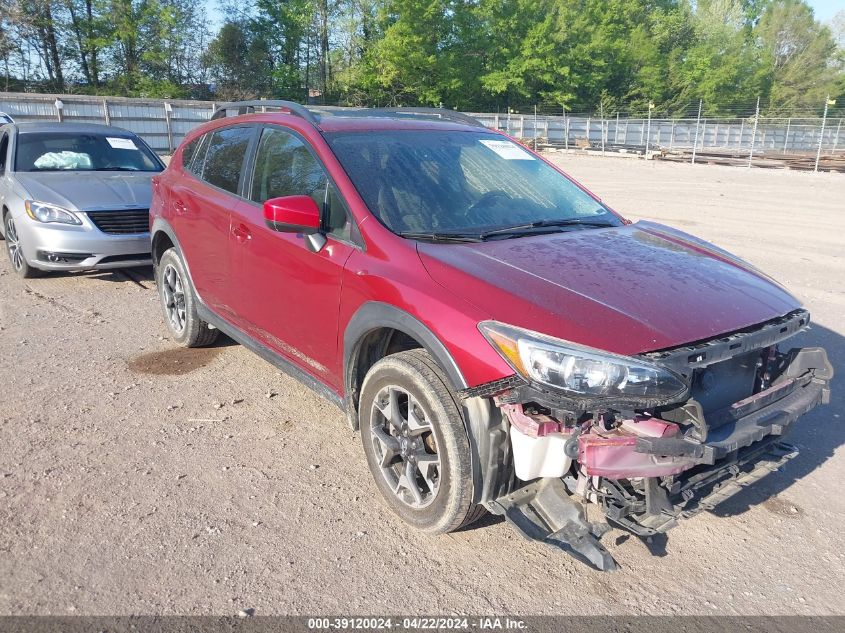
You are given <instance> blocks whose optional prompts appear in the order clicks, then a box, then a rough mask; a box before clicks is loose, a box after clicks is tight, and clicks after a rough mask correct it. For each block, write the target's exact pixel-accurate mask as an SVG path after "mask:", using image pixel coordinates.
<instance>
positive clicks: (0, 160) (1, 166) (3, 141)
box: [0, 134, 9, 174]
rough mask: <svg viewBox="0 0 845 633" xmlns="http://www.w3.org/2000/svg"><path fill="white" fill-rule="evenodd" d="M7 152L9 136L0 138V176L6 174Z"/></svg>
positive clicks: (4, 135) (5, 135)
mask: <svg viewBox="0 0 845 633" xmlns="http://www.w3.org/2000/svg"><path fill="white" fill-rule="evenodd" d="M8 150H9V135H8V134H3V137H2V138H0V174H3V173H6V154H7V153H8Z"/></svg>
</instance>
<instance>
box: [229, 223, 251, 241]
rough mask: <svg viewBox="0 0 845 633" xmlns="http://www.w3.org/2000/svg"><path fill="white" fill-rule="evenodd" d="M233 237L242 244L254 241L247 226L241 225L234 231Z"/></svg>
mask: <svg viewBox="0 0 845 633" xmlns="http://www.w3.org/2000/svg"><path fill="white" fill-rule="evenodd" d="M232 235H234V236H235V239H236V240H238V242H240V243H241V244H243V243H244V242H246V241H248V240H251V239H252V233H250V232H249V229H248V228H247V227H246V225H245V224H239V225H238V226H236V227H234V228H233V229H232Z"/></svg>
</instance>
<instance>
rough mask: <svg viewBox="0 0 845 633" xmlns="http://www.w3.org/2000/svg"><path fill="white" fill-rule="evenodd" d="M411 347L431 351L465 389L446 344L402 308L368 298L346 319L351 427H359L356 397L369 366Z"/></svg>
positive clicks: (345, 368)
mask: <svg viewBox="0 0 845 633" xmlns="http://www.w3.org/2000/svg"><path fill="white" fill-rule="evenodd" d="M414 347H421V348H423V349H425V350H426V351H428V353H429V354H431V356H432V358H434V360H435V361H437V363H438V364H439V365H440V367H441V368H442V369H443V371H444V372H445V373H446V376H447V377H448V378H449V382H450V383H451V387H452V388H453V389H454V390H455V391H459V390H461V389H465V388H466V386H467V383H466V380H465V378H464V376H463V373H462V372H461V370H460V368H459V367H458V365H457V363H455V360H454V359H453V358H452V355H451V354H450V353H449V350H447V349H446V346H445V345H444V344H443V343H442V342H441V341H440V339H439V338H438V337H437V335H435V334H434V332H432V331H431V330H430V329H429V328H428V326H426V325H425V324H424V323H422V322H421V321H419V320H418V319H417V318H415V317H414V316H412V315H411V314H409V313H407V312H405V311H404V310H402V309H401V308H397V307H396V306H392V305H390V304H387V303H382V302H378V301H370V302H367V303H365V304H363V305H362V306H361V307H360V308H358V310H357V311H356V312H355V314H354V315H353V316H352V318H351V319H350V320H349V324H348V325H347V326H346V330H345V331H344V334H343V384H344V390H345V393H346V408H347V415H348V416H349V422H350V424H351V425H352V428H353V429H356V430H357V428H358V415H357V411H358V397H359V395H360V390H361V385H362V384H363V381H364V376H365V375H366V373H367V371H368V370H369V368H370V367H372V365H373V364H375V362H376V361H377V360H379V359H380V358H382V357H384V356H386V355H387V354H390V353H393V352H396V351H401V350H404V349H413V348H414Z"/></svg>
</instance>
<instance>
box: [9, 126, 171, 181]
mask: <svg viewBox="0 0 845 633" xmlns="http://www.w3.org/2000/svg"><path fill="white" fill-rule="evenodd" d="M15 170H16V171H161V170H162V165H161V162H160V161H159V160H158V158H157V157H156V156H155V154H153V152H152V151H151V150H150V149H149V148H148V147H147V146H146V145H145V144H144V143H143V142H142V141H141V140H140V139H139V138H138V137H137V136H130V135H127V134H123V135H113V134H91V133H78V132H77V133H73V132H28V133H22V134H19V135H18V142H17V149H16V151H15Z"/></svg>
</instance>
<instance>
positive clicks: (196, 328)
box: [156, 248, 220, 347]
mask: <svg viewBox="0 0 845 633" xmlns="http://www.w3.org/2000/svg"><path fill="white" fill-rule="evenodd" d="M156 287H157V288H158V295H159V298H160V299H161V307H162V309H163V310H164V320H165V323H166V324H167V329H168V330H169V331H170V335H171V336H172V337H173V340H174V341H176V342H177V343H179V344H180V345H184V346H185V347H204V346H206V345H211V344H212V343H214V341H216V340H217V336H218V335H219V333H220V331H219V330H217V329H215V328H212V327H211V326H209V324H208V323H206V322H205V321H203V320H202V319H200V317H199V315H198V314H197V300H196V296H195V295H194V291H193V287H192V286H191V281H190V279H189V278H188V273H187V271H186V269H185V264H184V263H183V262H182V258H181V257H180V256H179V251H177V250H176V248H170V249H168V250H167V251H165V252H164V255H162V256H161V259H160V260H159V262H158V266H157V267H156Z"/></svg>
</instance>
